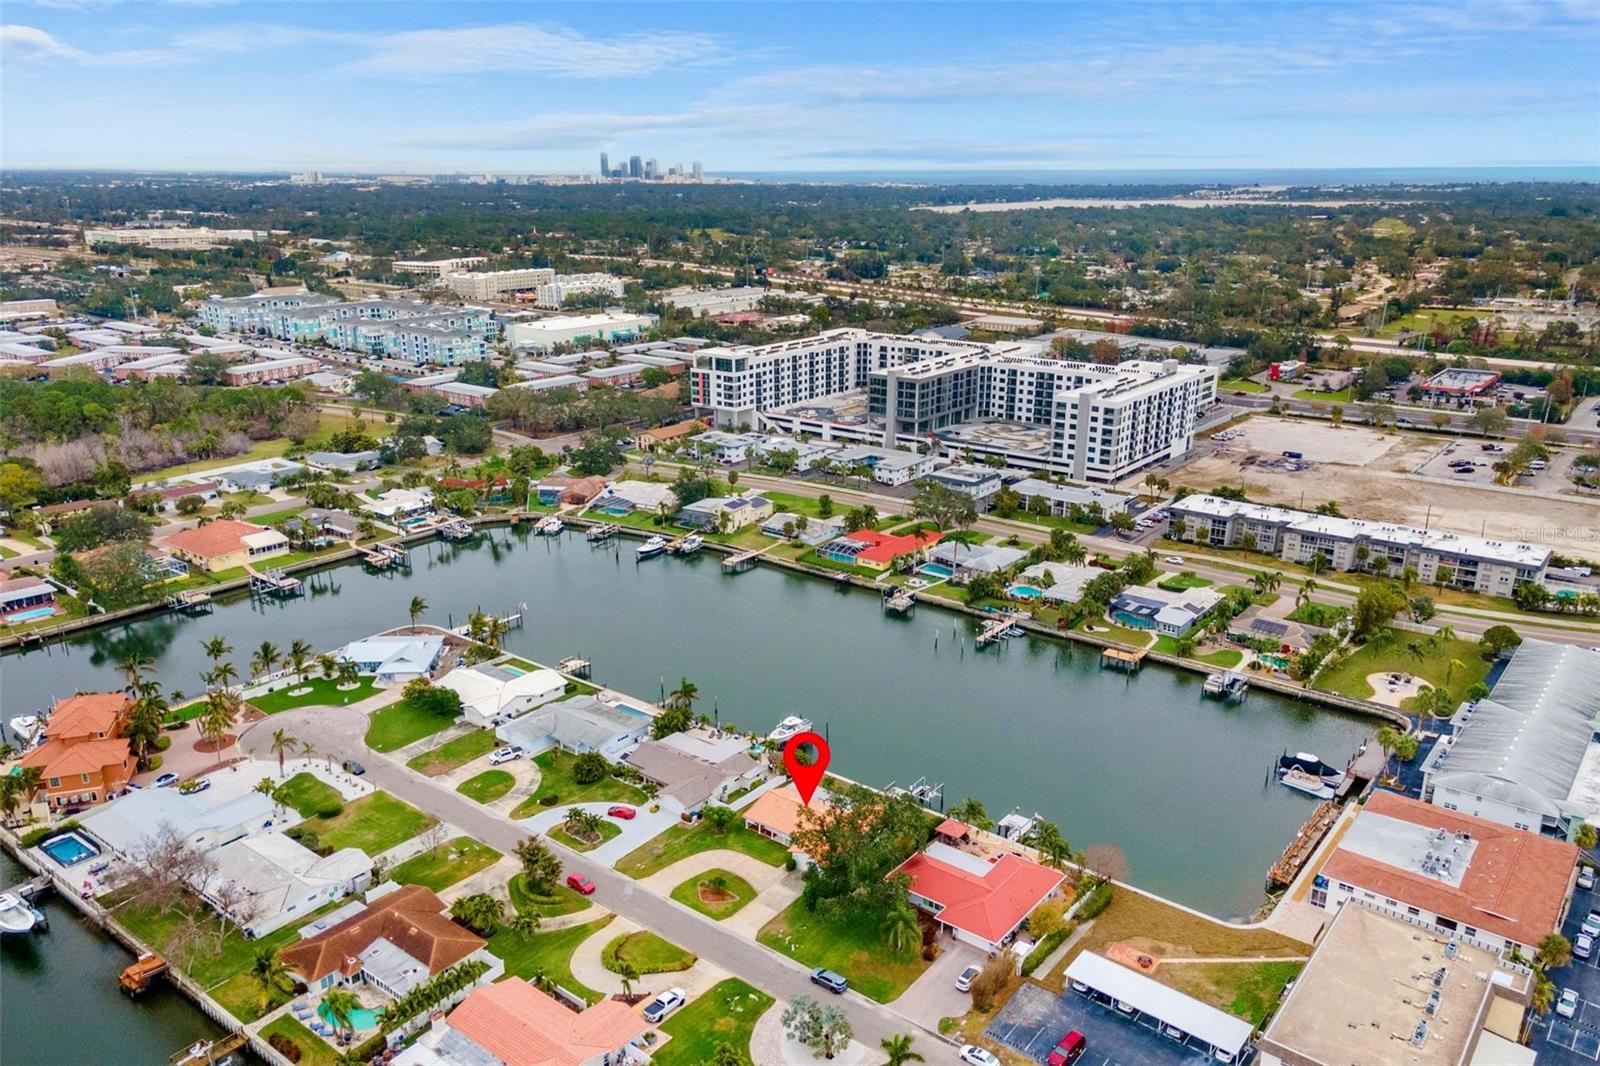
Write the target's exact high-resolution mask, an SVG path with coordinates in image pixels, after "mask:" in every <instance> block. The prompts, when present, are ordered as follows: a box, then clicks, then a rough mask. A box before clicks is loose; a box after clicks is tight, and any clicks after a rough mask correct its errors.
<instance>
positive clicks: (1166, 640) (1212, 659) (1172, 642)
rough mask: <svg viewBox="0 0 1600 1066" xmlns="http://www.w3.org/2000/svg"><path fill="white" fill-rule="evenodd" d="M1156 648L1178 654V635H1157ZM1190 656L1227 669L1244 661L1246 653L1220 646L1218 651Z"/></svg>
mask: <svg viewBox="0 0 1600 1066" xmlns="http://www.w3.org/2000/svg"><path fill="white" fill-rule="evenodd" d="M1155 650H1156V651H1159V652H1161V653H1163V654H1165V655H1176V654H1178V640H1177V638H1176V637H1168V636H1160V637H1157V638H1156V643H1155ZM1190 658H1191V659H1193V660H1194V661H1195V662H1199V663H1210V664H1211V665H1212V666H1220V667H1222V668H1223V669H1225V670H1226V669H1229V668H1230V667H1234V666H1238V665H1239V664H1240V663H1241V662H1243V661H1244V653H1243V652H1241V651H1235V650H1234V649H1233V648H1219V649H1217V650H1216V651H1208V652H1206V653H1205V654H1204V655H1191V656H1190Z"/></svg>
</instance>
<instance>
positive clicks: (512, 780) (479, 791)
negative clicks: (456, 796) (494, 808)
mask: <svg viewBox="0 0 1600 1066" xmlns="http://www.w3.org/2000/svg"><path fill="white" fill-rule="evenodd" d="M516 784H517V779H516V777H515V776H514V775H512V774H510V773H507V772H506V771H505V770H485V771H484V772H483V773H481V774H478V775H477V776H476V777H469V778H467V779H466V780H465V781H463V782H461V784H459V785H457V786H456V791H457V792H459V793H461V794H462V795H463V796H466V797H467V798H468V799H474V800H477V801H478V802H479V803H493V802H494V801H495V800H497V799H499V798H500V797H501V796H504V795H505V794H506V793H507V792H510V791H511V790H512V789H513V788H514V787H516Z"/></svg>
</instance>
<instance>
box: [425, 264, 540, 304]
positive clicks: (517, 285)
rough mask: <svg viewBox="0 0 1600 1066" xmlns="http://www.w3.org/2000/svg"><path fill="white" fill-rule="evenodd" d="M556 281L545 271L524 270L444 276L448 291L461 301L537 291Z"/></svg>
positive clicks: (538, 268)
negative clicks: (524, 291)
mask: <svg viewBox="0 0 1600 1066" xmlns="http://www.w3.org/2000/svg"><path fill="white" fill-rule="evenodd" d="M554 280H556V272H555V271H554V270H551V269H550V268H549V267H525V268H523V269H520V270H480V271H461V272H456V273H446V274H445V275H444V283H445V285H446V286H448V287H449V289H450V291H451V292H453V293H455V294H456V295H457V296H459V297H461V298H462V299H463V300H492V299H494V298H495V297H496V296H500V295H502V294H504V293H508V292H521V291H523V290H524V289H537V288H538V287H539V286H541V285H548V284H550V283H551V282H552V281H554Z"/></svg>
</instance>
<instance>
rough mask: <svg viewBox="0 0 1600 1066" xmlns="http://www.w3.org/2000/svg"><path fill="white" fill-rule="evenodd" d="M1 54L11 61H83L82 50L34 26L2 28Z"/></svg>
mask: <svg viewBox="0 0 1600 1066" xmlns="http://www.w3.org/2000/svg"><path fill="white" fill-rule="evenodd" d="M0 53H4V54H5V55H6V57H7V58H9V59H14V60H15V59H35V58H42V59H72V60H77V61H82V60H83V59H84V58H85V56H84V53H83V52H81V51H80V50H78V49H76V48H74V47H72V45H70V44H67V43H66V42H64V41H61V40H58V39H57V38H56V37H55V35H53V34H50V33H47V32H45V31H44V30H41V29H38V28H36V27H33V26H15V25H7V26H0Z"/></svg>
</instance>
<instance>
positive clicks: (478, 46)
mask: <svg viewBox="0 0 1600 1066" xmlns="http://www.w3.org/2000/svg"><path fill="white" fill-rule="evenodd" d="M719 51H720V46H719V45H718V44H717V42H716V41H715V40H714V39H713V38H711V37H710V36H708V35H706V34H700V33H687V32H683V31H677V30H663V31H649V32H641V33H629V34H623V35H621V36H617V37H611V38H597V37H588V36H585V35H584V34H581V33H579V32H577V31H576V30H570V29H566V28H565V27H561V26H537V25H534V24H532V23H509V24H506V25H499V26H470V27H464V28H460V29H435V30H407V31H404V32H401V33H390V34H385V35H382V36H379V37H377V38H375V39H374V40H373V41H372V44H371V52H370V54H368V55H366V56H364V57H363V58H361V59H357V60H355V61H354V62H351V63H348V64H346V66H345V69H347V70H353V71H359V72H361V73H367V74H382V75H385V76H387V77H394V78H434V77H442V76H450V75H461V74H483V73H506V72H521V73H545V74H557V75H562V76H565V77H569V78H614V77H625V76H628V75H632V74H649V73H654V72H657V71H660V70H663V69H666V68H668V67H681V66H685V65H689V64H696V63H702V62H705V61H707V60H709V59H711V58H713V57H714V56H716V55H717V54H718V52H719Z"/></svg>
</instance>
